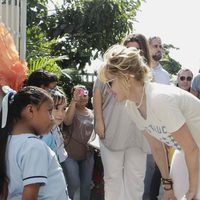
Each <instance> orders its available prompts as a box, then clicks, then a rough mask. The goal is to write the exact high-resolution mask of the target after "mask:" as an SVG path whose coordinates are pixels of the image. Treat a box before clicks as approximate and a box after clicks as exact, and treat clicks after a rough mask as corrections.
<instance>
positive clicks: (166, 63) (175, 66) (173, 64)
mask: <svg viewBox="0 0 200 200" xmlns="http://www.w3.org/2000/svg"><path fill="white" fill-rule="evenodd" d="M163 49H164V54H163V59H162V61H161V64H162V65H163V68H164V69H165V70H167V71H168V72H169V73H170V74H171V75H176V74H177V72H178V71H179V70H180V69H181V64H180V63H179V62H177V61H176V60H174V59H173V58H171V57H170V55H169V54H170V50H171V49H175V50H179V48H177V47H174V46H173V45H172V44H164V45H163Z"/></svg>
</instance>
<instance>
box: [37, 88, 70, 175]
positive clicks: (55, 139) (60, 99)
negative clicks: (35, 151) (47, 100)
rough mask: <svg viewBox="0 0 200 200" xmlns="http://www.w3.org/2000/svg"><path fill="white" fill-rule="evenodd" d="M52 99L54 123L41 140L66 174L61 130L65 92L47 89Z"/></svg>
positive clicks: (65, 156) (65, 102) (64, 110)
mask: <svg viewBox="0 0 200 200" xmlns="http://www.w3.org/2000/svg"><path fill="white" fill-rule="evenodd" d="M49 93H50V94H51V97H52V98H53V100H54V107H53V110H52V115H53V117H54V121H55V122H54V125H53V127H52V129H51V130H50V132H49V133H48V134H47V135H44V136H42V138H41V139H42V140H43V141H44V142H45V143H46V144H47V145H48V146H49V147H50V148H51V149H52V150H53V151H54V152H55V153H56V156H57V158H58V161H59V163H60V165H61V167H62V169H63V173H64V175H65V178H66V177H67V176H66V169H65V168H66V167H65V165H66V159H67V152H66V150H65V148H64V139H63V135H62V132H61V127H62V123H63V120H64V117H65V114H66V108H67V99H66V96H65V94H64V93H63V92H62V91H61V90H59V89H53V90H49Z"/></svg>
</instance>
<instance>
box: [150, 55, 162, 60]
mask: <svg viewBox="0 0 200 200" xmlns="http://www.w3.org/2000/svg"><path fill="white" fill-rule="evenodd" d="M152 58H153V59H154V60H155V61H159V60H160V59H161V58H162V54H161V53H158V54H155V55H153V56H152Z"/></svg>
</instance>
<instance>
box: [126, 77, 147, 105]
mask: <svg viewBox="0 0 200 200" xmlns="http://www.w3.org/2000/svg"><path fill="white" fill-rule="evenodd" d="M143 95H144V83H143V82H140V81H136V80H135V79H132V80H131V86H130V91H129V99H130V100H131V101H134V102H135V103H140V101H141V98H142V96H143Z"/></svg>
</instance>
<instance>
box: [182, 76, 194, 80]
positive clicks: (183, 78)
mask: <svg viewBox="0 0 200 200" xmlns="http://www.w3.org/2000/svg"><path fill="white" fill-rule="evenodd" d="M185 79H186V80H187V81H191V80H192V77H191V76H188V77H185V76H180V80H181V81H184V80H185Z"/></svg>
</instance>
